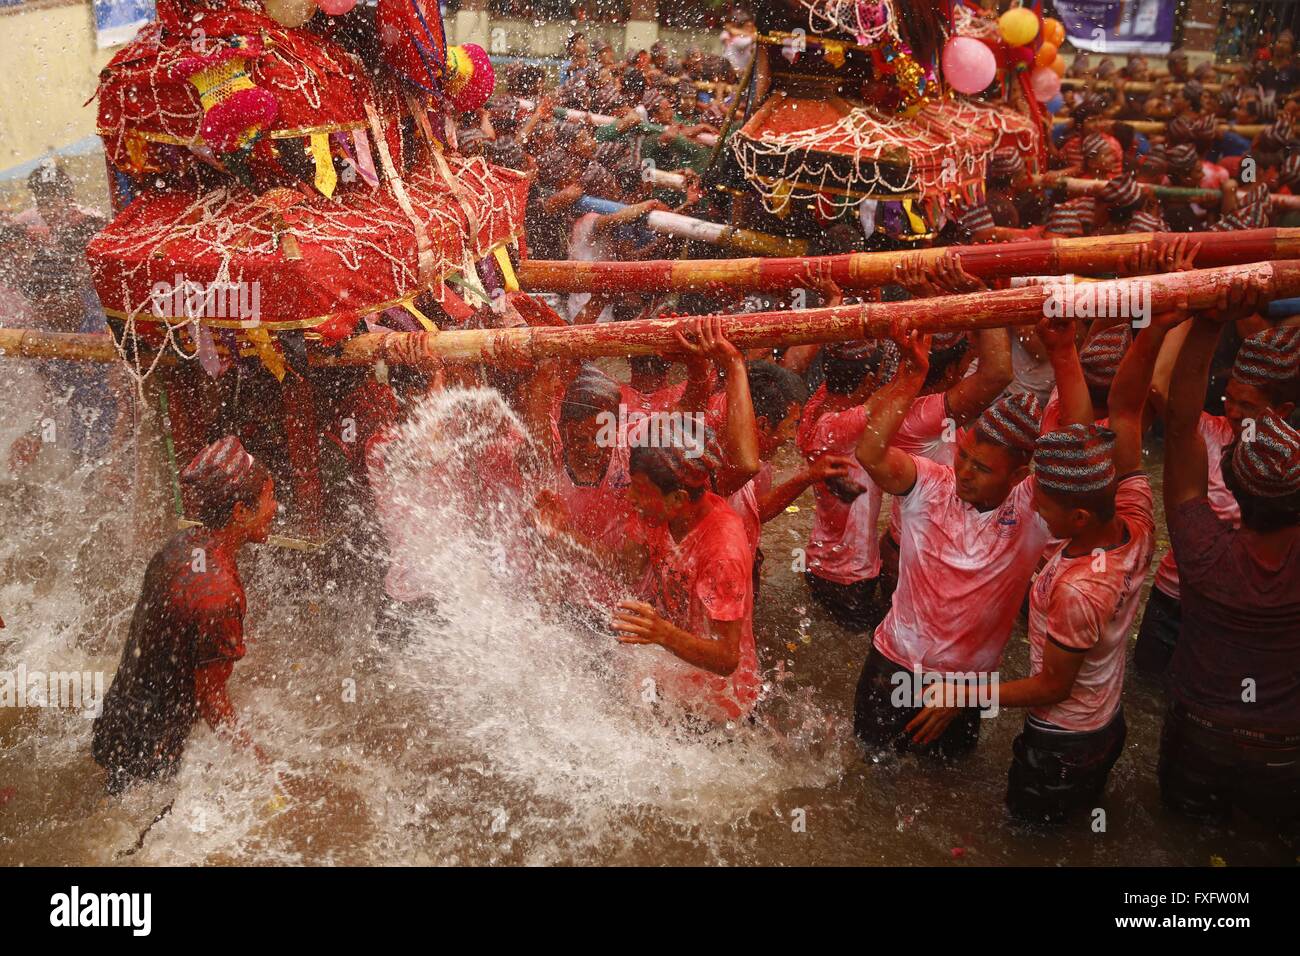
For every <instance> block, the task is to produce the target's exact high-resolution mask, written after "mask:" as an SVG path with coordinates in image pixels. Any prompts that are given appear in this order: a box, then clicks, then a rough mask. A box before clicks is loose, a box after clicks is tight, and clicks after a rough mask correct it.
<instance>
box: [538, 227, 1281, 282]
mask: <svg viewBox="0 0 1300 956" xmlns="http://www.w3.org/2000/svg"><path fill="white" fill-rule="evenodd" d="M1177 235H1186V236H1188V237H1189V238H1190V239H1191V241H1192V242H1193V243H1200V245H1201V249H1200V252H1199V253H1198V254H1197V257H1196V262H1197V265H1199V266H1202V267H1207V268H1208V267H1212V266H1228V265H1241V264H1243V263H1247V262H1258V261H1261V260H1264V259H1293V258H1300V229H1247V230H1242V231H1240V232H1232V233H1227V232H1198V233H1179V234H1177ZM1175 237H1176V235H1175V234H1173V233H1153V232H1144V233H1133V234H1131V235H1123V236H1085V237H1082V238H1078V239H1038V240H1032V241H1029V242H1012V243H991V244H983V245H973V246H947V247H944V248H934V249H909V250H906V251H901V252H859V253H850V254H847V255H838V256H817V257H802V258H789V259H776V258H766V259H765V258H747V259H685V260H675V259H659V260H652V261H647V262H577V261H574V260H568V259H565V260H544V259H526V260H524V261H523V262H522V263H520V265H519V270H518V275H519V284H520V287H521V288H522V289H524V291H533V292H541V291H549V292H625V293H631V294H635V293H644V292H690V291H723V290H741V291H754V292H781V291H786V290H789V289H801V288H810V287H815V286H816V285H818V284H819V283H821V282H823V281H825V280H827V279H829V280H830V281H832V282H834V283H835V284H836V285H838V286H839V287H840V288H841V289H850V290H851V289H867V288H873V287H878V286H882V285H887V284H889V283H890V282H892V281H893V277H894V266H895V265H896V264H898V263H909V262H920V263H923V264H924V263H934V262H937V261H938V260H939V259H941V258H943V256H944V255H946V254H947V253H949V252H953V253H956V254H958V255H960V256H961V257H962V267H963V268H964V269H965V270H966V271H967V272H969V273H971V274H972V275H976V276H979V277H981V278H984V279H1002V278H1010V277H1012V276H1024V275H1060V274H1062V273H1067V272H1071V273H1076V274H1079V275H1094V274H1096V273H1104V272H1114V271H1116V269H1117V268H1118V267H1119V265H1120V263H1121V261H1122V260H1123V259H1124V257H1125V256H1127V255H1128V254H1130V253H1131V252H1132V251H1133V250H1134V249H1136V248H1138V247H1140V246H1145V245H1148V244H1150V243H1152V242H1154V241H1157V240H1159V239H1162V238H1165V239H1173V238H1175Z"/></svg>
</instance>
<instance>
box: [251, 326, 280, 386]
mask: <svg viewBox="0 0 1300 956" xmlns="http://www.w3.org/2000/svg"><path fill="white" fill-rule="evenodd" d="M244 335H245V337H247V339H248V341H249V342H251V343H252V345H253V351H254V352H256V353H257V357H258V358H259V359H261V360H262V365H263V366H264V367H265V368H266V370H267V371H268V372H270V373H271V374H272V375H274V376H275V380H276V381H277V382H283V381H284V359H283V358H281V357H280V353H279V352H277V351H276V350H275V346H274V345H272V344H271V333H270V332H268V331H266V329H262V328H257V329H245V330H244Z"/></svg>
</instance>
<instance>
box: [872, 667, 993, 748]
mask: <svg viewBox="0 0 1300 956" xmlns="http://www.w3.org/2000/svg"><path fill="white" fill-rule="evenodd" d="M906 672H907V668H905V667H904V666H903V665H901V664H896V663H894V662H893V661H891V660H890V659H889V658H888V657H886V656H885V655H884V654H882V653H880V651H878V650H876V648H875V647H874V646H873V647H872V648H871V653H870V654H869V655H868V656H867V661H866V663H865V664H863V665H862V674H861V675H860V676H859V677H858V689H857V692H856V693H855V694H854V696H853V732H854V733H855V734H857V737H858V740H859V742H860V743H861V744H862V745H863V746H864V747H866V748H867V750H868V751H869V752H876V751H880V750H884V749H888V748H892V749H893V750H895V751H896V752H898V753H924V754H930V755H932V756H935V757H939V758H941V759H948V758H951V757H959V756H961V755H963V754H966V753H969V752H970V751H972V750H974V749H975V745H976V744H977V743H979V737H980V711H979V708H978V707H964V708H962V710H961V712H960V713H959V714H958V715H957V716H956V717H955V718H954V719H953V721H952V723H950V724H949V725H948V727H947V729H946V730H944V732H943V734H942V735H940V737H939V739H938V740H935V741H932V742H931V743H928V744H925V745H923V746H920V745H917V744H915V743H913V742H912V737H911V735H910V734H909V733H908V732H907V725H908V724H909V723H911V721H912V718H913V717H915V716H916V715H917V714H919V713H920V712H921V708H920V707H914V706H912V705H911V704H902V705H900V704H898V703H897V702H896V701H895V696H896V695H897V694H898V693H899V684H898V682H897V679H896V677H895V675H897V674H899V673H906Z"/></svg>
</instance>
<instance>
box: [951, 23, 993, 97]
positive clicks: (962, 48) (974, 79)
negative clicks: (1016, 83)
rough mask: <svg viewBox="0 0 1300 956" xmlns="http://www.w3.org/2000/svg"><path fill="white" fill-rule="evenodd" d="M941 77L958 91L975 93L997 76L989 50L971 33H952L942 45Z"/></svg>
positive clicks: (991, 53)
mask: <svg viewBox="0 0 1300 956" xmlns="http://www.w3.org/2000/svg"><path fill="white" fill-rule="evenodd" d="M942 64H943V78H944V80H945V82H947V84H948V85H949V86H951V87H952V88H953V89H954V90H956V91H957V92H958V93H978V92H980V91H981V90H983V89H984V88H985V87H987V86H988V85H989V84H990V83H992V82H993V77H995V76H997V72H998V62H997V60H996V59H995V58H994V56H993V51H992V50H990V49H989V48H988V47H987V46H986V45H984V44H983V43H981V42H980V41H979V40H976V39H975V38H974V37H953V38H952V39H951V40H949V41H948V43H947V45H946V46H945V47H944V48H943V57H942Z"/></svg>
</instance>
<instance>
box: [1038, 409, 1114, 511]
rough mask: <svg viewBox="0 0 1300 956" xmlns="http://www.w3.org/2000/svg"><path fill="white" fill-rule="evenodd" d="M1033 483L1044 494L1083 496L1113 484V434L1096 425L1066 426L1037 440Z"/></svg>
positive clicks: (1107, 429)
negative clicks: (1056, 493)
mask: <svg viewBox="0 0 1300 956" xmlns="http://www.w3.org/2000/svg"><path fill="white" fill-rule="evenodd" d="M1034 480H1035V481H1037V482H1038V485H1039V487H1041V488H1043V489H1044V490H1046V491H1049V492H1051V491H1055V492H1060V493H1062V494H1087V493H1089V492H1093V491H1100V490H1101V489H1103V488H1108V487H1110V485H1111V484H1113V483H1114V481H1115V433H1114V432H1113V431H1111V430H1110V429H1109V428H1101V427H1100V426H1098V425H1082V424H1077V425H1067V426H1066V427H1064V428H1061V429H1058V430H1056V431H1054V432H1048V433H1047V434H1046V435H1042V436H1040V437H1039V439H1038V442H1037V444H1036V445H1035V447H1034Z"/></svg>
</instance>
